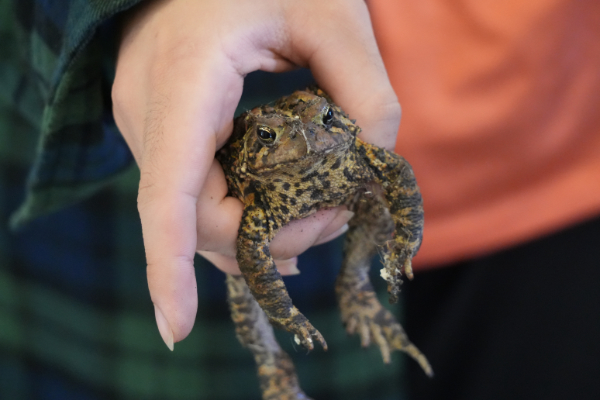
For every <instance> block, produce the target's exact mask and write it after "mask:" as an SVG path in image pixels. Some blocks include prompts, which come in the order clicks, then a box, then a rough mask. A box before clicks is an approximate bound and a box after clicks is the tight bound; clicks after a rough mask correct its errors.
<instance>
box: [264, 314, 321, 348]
mask: <svg viewBox="0 0 600 400" xmlns="http://www.w3.org/2000/svg"><path fill="white" fill-rule="evenodd" d="M270 322H271V324H272V325H274V326H276V327H279V328H282V329H285V330H286V331H288V332H290V333H293V334H294V340H295V341H296V343H297V344H299V345H301V346H302V347H304V348H306V349H308V350H312V349H314V348H315V344H314V343H315V341H316V342H318V343H320V344H321V347H323V350H325V351H326V350H327V342H325V339H324V338H323V335H321V333H320V332H319V331H318V330H316V329H315V327H314V326H313V325H312V324H311V323H310V322H309V321H308V319H307V318H306V317H305V316H304V315H303V314H302V313H301V312H300V311H298V309H297V308H296V307H293V308H292V310H291V312H290V316H289V317H287V318H270Z"/></svg>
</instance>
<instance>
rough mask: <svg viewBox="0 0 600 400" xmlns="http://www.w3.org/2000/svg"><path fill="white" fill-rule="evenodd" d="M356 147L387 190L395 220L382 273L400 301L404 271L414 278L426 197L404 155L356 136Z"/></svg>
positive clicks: (393, 298)
mask: <svg viewBox="0 0 600 400" xmlns="http://www.w3.org/2000/svg"><path fill="white" fill-rule="evenodd" d="M357 150H358V152H359V154H361V156H362V158H363V160H364V161H365V162H367V164H368V165H369V167H371V170H372V171H373V173H374V176H375V178H376V179H375V180H376V182H377V183H378V184H380V185H381V187H382V188H383V190H384V194H385V199H386V200H387V202H388V205H389V210H390V214H391V216H392V219H393V221H394V225H395V229H394V237H393V239H391V240H389V241H387V242H386V243H385V244H384V245H383V246H382V256H383V263H384V269H382V271H381V276H382V277H383V278H384V279H385V280H386V281H387V282H388V292H389V293H390V303H395V302H397V301H398V294H399V293H400V285H401V284H402V272H404V274H405V275H406V276H407V277H408V278H409V279H412V278H413V272H412V258H413V257H414V256H415V255H416V254H417V251H418V250H419V247H420V246H421V240H422V237H423V199H422V198H421V192H420V190H419V187H418V186H417V181H416V179H415V176H414V174H413V170H412V168H411V166H410V164H408V162H407V161H406V160H405V159H404V158H403V157H401V156H399V155H397V154H395V153H392V152H389V151H386V150H384V149H381V148H378V147H376V146H373V145H370V144H368V143H365V142H363V141H361V140H360V139H357Z"/></svg>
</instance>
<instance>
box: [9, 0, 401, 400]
mask: <svg viewBox="0 0 600 400" xmlns="http://www.w3.org/2000/svg"><path fill="white" fill-rule="evenodd" d="M137 2H139V0H110V1H109V0H76V1H59V0H0V88H1V90H0V160H2V163H1V164H0V166H1V168H0V224H2V227H1V228H0V399H109V398H110V399H113V398H114V399H206V400H208V399H210V400H219V399H222V400H225V399H228V400H233V399H239V400H242V399H243V400H249V399H258V398H259V391H258V381H257V378H256V376H255V367H254V361H253V359H252V357H251V355H250V353H249V352H247V351H246V350H245V349H243V348H242V347H241V346H240V345H239V343H238V342H237V340H236V338H235V333H234V328H233V324H232V322H231V321H230V319H229V313H228V309H227V305H226V301H225V286H224V283H223V281H224V276H223V274H222V273H221V272H219V271H218V270H216V269H215V268H213V267H211V266H209V265H208V264H207V263H206V262H204V261H203V260H201V259H199V258H198V259H197V260H196V261H197V262H196V275H197V280H198V292H199V307H198V316H197V321H196V325H195V328H194V330H193V331H192V333H191V335H190V336H189V338H187V339H186V340H184V341H183V342H181V343H177V344H176V346H175V351H174V352H173V353H171V352H169V351H168V350H167V349H166V347H165V345H164V344H163V343H162V340H161V339H160V336H159V334H158V331H157V329H156V326H155V322H154V312H153V308H152V304H151V302H150V298H149V295H148V290H147V286H146V278H145V268H144V266H145V259H144V250H143V243H142V237H141V227H140V223H139V218H138V215H137V210H136V190H137V180H138V179H139V172H138V171H137V169H136V168H135V167H133V168H129V167H130V166H131V165H132V157H131V154H130V152H129V150H128V149H127V147H126V145H125V143H124V141H123V139H122V138H121V136H120V134H119V132H118V130H117V129H116V126H115V124H114V120H113V119H112V115H111V105H110V85H111V83H112V77H113V75H114V56H115V43H116V35H115V23H114V17H115V15H117V14H118V13H119V12H121V11H123V10H126V9H127V8H130V7H132V6H133V5H135V4H136V3H137ZM284 79H285V80H284ZM291 80H293V77H292V78H290V77H289V76H288V77H287V78H281V77H272V76H270V75H268V76H267V75H265V74H255V75H254V77H253V78H252V77H251V78H250V79H249V80H248V81H247V85H246V87H245V97H244V99H245V100H244V101H245V104H247V105H253V104H258V103H262V102H264V101H265V100H268V99H273V98H275V97H277V96H279V95H282V94H285V93H289V92H290V91H291V90H292V89H293V88H294V87H293V86H290V85H294V84H290V81H291ZM295 85H296V86H297V87H299V86H302V80H300V81H296V83H295ZM248 93H250V96H248ZM258 96H262V97H258ZM265 96H267V97H266V98H265ZM25 182H26V183H25ZM11 215H12V218H11V217H10V216H11ZM9 219H11V222H12V226H13V227H16V228H20V229H18V231H10V230H9V229H8V224H9ZM340 263H341V246H340V240H337V241H335V242H333V243H332V244H329V245H324V246H319V247H317V248H314V249H312V250H310V251H308V252H307V253H306V254H304V255H302V256H301V257H300V263H299V266H300V268H301V270H302V271H303V273H302V275H301V276H299V277H292V278H287V279H286V283H287V285H288V288H289V291H290V294H291V296H292V298H293V299H294V300H295V302H296V304H297V305H298V307H299V308H300V309H302V310H303V311H304V312H305V314H306V315H307V316H308V317H309V318H310V319H311V321H312V322H313V323H314V325H315V326H317V327H318V328H319V329H320V330H321V332H322V333H323V334H324V336H325V337H326V339H327V341H328V343H329V348H330V350H329V351H328V352H327V353H324V352H321V351H319V350H317V351H314V352H312V353H311V354H310V355H309V356H307V355H306V354H304V352H302V351H301V350H299V349H296V348H295V347H294V344H293V343H292V341H291V340H290V337H289V335H288V334H286V333H284V332H282V333H278V337H279V340H280V343H281V344H282V346H283V347H284V348H285V349H286V350H287V351H288V352H289V353H290V355H291V356H292V357H293V359H294V362H295V363H296V366H297V368H298V372H299V375H300V380H301V382H302V386H303V388H304V389H305V390H306V391H307V393H309V394H310V395H312V396H314V397H315V398H316V399H319V400H335V399H344V400H366V399H368V400H377V399H381V400H383V399H401V398H403V395H402V379H401V375H402V374H401V370H402V363H403V362H404V361H405V360H406V358H405V356H404V355H395V356H394V359H393V363H392V365H391V366H384V365H383V364H382V362H381V358H380V355H379V352H378V350H377V349H375V348H371V349H369V350H368V351H364V350H363V349H361V348H360V345H359V340H358V338H356V337H347V336H346V335H345V333H344V331H343V328H342V327H341V323H340V317H339V315H338V312H337V310H336V307H335V301H334V300H335V299H334V293H333V283H334V279H335V274H336V272H337V270H338V267H339V265H340ZM376 282H378V281H376ZM379 287H380V289H381V288H383V285H382V284H380V285H379ZM380 291H381V292H382V293H383V292H384V290H380ZM382 301H384V302H385V301H386V300H385V295H382Z"/></svg>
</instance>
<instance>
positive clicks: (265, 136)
mask: <svg viewBox="0 0 600 400" xmlns="http://www.w3.org/2000/svg"><path fill="white" fill-rule="evenodd" d="M257 133H258V137H259V138H260V140H262V141H263V142H264V143H265V144H271V143H273V142H274V141H275V139H277V134H276V133H275V131H274V130H273V129H271V128H267V127H264V126H261V127H260V128H258V130H257Z"/></svg>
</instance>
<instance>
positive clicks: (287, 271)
mask: <svg viewBox="0 0 600 400" xmlns="http://www.w3.org/2000/svg"><path fill="white" fill-rule="evenodd" d="M276 265H277V269H278V270H279V271H280V272H281V273H282V274H284V275H298V274H300V270H299V269H298V257H293V258H290V259H288V260H277V262H276Z"/></svg>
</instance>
